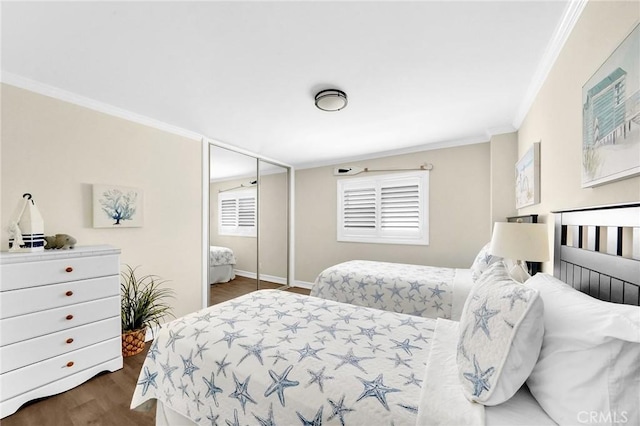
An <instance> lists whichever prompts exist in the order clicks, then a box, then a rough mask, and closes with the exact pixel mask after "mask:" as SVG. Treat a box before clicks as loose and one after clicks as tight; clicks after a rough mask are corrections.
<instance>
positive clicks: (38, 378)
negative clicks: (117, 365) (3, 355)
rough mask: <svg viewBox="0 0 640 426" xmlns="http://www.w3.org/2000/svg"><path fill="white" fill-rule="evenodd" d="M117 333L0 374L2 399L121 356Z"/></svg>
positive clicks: (119, 340)
mask: <svg viewBox="0 0 640 426" xmlns="http://www.w3.org/2000/svg"><path fill="white" fill-rule="evenodd" d="M121 350H122V346H121V339H120V337H118V338H115V339H111V340H107V341H104V342H100V343H98V344H95V345H91V346H88V347H86V348H82V349H78V350H77V351H73V352H69V353H66V354H64V355H60V356H57V357H55V358H49V359H47V360H45V361H42V362H38V363H36V364H31V365H29V366H27V367H23V368H19V369H17V370H13V371H11V372H9V373H5V374H2V375H0V395H1V400H2V401H5V400H7V399H10V398H13V397H15V396H16V395H19V394H21V393H24V392H27V391H29V390H31V389H35V388H37V387H40V386H42V385H44V384H47V383H51V382H53V381H56V380H60V379H62V378H64V377H67V376H70V375H72V374H75V373H78V372H80V371H82V370H85V369H87V368H90V367H93V366H94V365H98V364H100V363H102V362H105V361H108V360H110V359H114V358H117V357H119V356H121Z"/></svg>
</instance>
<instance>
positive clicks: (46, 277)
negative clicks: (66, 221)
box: [0, 246, 122, 418]
mask: <svg viewBox="0 0 640 426" xmlns="http://www.w3.org/2000/svg"><path fill="white" fill-rule="evenodd" d="M120 335H121V328H120V250H119V249H116V248H114V247H111V246H84V247H81V246H79V247H76V248H75V249H72V250H51V251H44V252H39V253H6V252H3V253H0V418H4V417H6V416H8V415H10V414H13V413H14V412H15V411H16V410H17V409H18V408H20V406H21V405H22V404H24V403H25V402H27V401H30V400H32V399H36V398H41V397H44V396H49V395H55V394H57V393H60V392H63V391H65V390H68V389H71V388H73V387H75V386H78V385H79V384H81V383H83V382H85V381H86V380H88V379H90V378H91V377H93V376H95V375H96V374H98V373H100V372H102V371H105V370H109V371H115V370H118V369H120V368H122V345H121V337H120Z"/></svg>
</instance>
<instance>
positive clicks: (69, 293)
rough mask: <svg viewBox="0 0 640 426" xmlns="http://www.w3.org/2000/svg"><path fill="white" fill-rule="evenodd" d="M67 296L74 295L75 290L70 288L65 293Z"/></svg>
mask: <svg viewBox="0 0 640 426" xmlns="http://www.w3.org/2000/svg"><path fill="white" fill-rule="evenodd" d="M65 296H73V292H72V291H71V290H69V291H68V292H66V293H65Z"/></svg>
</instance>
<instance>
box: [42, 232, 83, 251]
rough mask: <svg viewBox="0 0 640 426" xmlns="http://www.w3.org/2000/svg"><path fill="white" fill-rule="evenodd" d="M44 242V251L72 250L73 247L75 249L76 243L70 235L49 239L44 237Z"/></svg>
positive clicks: (59, 235)
mask: <svg viewBox="0 0 640 426" xmlns="http://www.w3.org/2000/svg"><path fill="white" fill-rule="evenodd" d="M44 241H45V244H46V245H45V247H44V248H45V250H51V249H61V250H67V249H72V248H73V247H75V245H76V243H77V242H78V241H76V239H75V238H73V237H72V236H71V235H67V234H56V235H53V236H50V237H44Z"/></svg>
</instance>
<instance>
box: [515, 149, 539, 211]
mask: <svg viewBox="0 0 640 426" xmlns="http://www.w3.org/2000/svg"><path fill="white" fill-rule="evenodd" d="M538 203H540V142H535V143H534V144H533V145H532V146H531V148H529V150H528V151H527V152H526V153H525V154H524V156H522V158H521V159H520V161H518V162H517V163H516V208H517V209H521V208H523V207H527V206H532V205H534V204H538Z"/></svg>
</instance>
